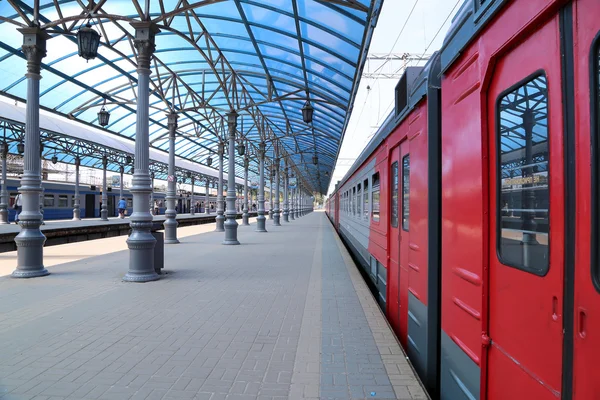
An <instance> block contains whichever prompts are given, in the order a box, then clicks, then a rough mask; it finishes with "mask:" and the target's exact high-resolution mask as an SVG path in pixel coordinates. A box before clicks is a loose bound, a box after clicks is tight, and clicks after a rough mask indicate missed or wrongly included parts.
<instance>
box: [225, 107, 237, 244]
mask: <svg viewBox="0 0 600 400" xmlns="http://www.w3.org/2000/svg"><path fill="white" fill-rule="evenodd" d="M237 117H238V115H237V113H236V112H235V111H233V110H231V111H230V112H229V113H228V114H227V124H228V128H229V148H228V150H229V160H228V161H227V162H228V167H227V169H228V171H227V212H226V213H225V217H226V221H225V224H224V225H225V241H223V244H230V245H234V244H240V242H239V241H238V238H237V229H238V223H237V221H236V220H235V217H236V216H237V214H236V213H237V211H236V209H235V198H236V193H235V130H236V128H237Z"/></svg>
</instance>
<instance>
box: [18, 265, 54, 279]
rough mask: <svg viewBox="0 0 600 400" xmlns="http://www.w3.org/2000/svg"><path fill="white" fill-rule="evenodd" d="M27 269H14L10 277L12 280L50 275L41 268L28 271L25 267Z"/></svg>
mask: <svg viewBox="0 0 600 400" xmlns="http://www.w3.org/2000/svg"><path fill="white" fill-rule="evenodd" d="M25 268H27V269H15V270H14V271H13V273H12V274H11V276H12V277H13V278H37V277H40V276H46V275H50V272H48V270H47V269H46V268H44V267H43V266H42V267H41V268H38V269H29V267H25Z"/></svg>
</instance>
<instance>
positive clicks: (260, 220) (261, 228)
mask: <svg viewBox="0 0 600 400" xmlns="http://www.w3.org/2000/svg"><path fill="white" fill-rule="evenodd" d="M266 225H267V219H266V218H265V215H264V214H258V217H257V218H256V230H255V232H267V227H266Z"/></svg>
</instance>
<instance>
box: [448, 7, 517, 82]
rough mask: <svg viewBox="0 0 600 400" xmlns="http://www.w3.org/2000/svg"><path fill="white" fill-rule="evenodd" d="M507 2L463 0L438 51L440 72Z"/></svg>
mask: <svg viewBox="0 0 600 400" xmlns="http://www.w3.org/2000/svg"><path fill="white" fill-rule="evenodd" d="M508 1H509V0H465V1H464V2H463V4H462V5H461V7H460V9H459V10H458V12H457V13H456V15H455V16H454V18H453V19H452V23H451V25H450V29H449V30H448V32H447V33H446V37H445V38H444V44H443V45H442V48H441V50H440V54H441V67H442V72H444V71H446V70H447V69H448V68H449V67H450V66H451V65H452V64H453V63H454V61H456V59H457V58H458V57H459V56H460V54H461V53H462V52H463V50H464V49H465V48H466V47H467V46H468V45H469V44H470V43H471V42H472V41H473V39H475V38H476V37H477V35H478V34H479V33H480V32H481V30H482V29H483V28H485V27H486V26H487V24H488V23H490V22H491V20H492V19H493V18H494V16H495V15H496V14H497V13H498V12H499V11H500V10H501V9H502V7H504V6H505V5H506V4H508Z"/></svg>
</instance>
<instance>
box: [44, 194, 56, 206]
mask: <svg viewBox="0 0 600 400" xmlns="http://www.w3.org/2000/svg"><path fill="white" fill-rule="evenodd" d="M46 200H52V203H50V201H48V204H46ZM42 204H43V206H44V208H46V207H56V199H55V196H54V195H53V194H45V195H44V196H43V197H42Z"/></svg>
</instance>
